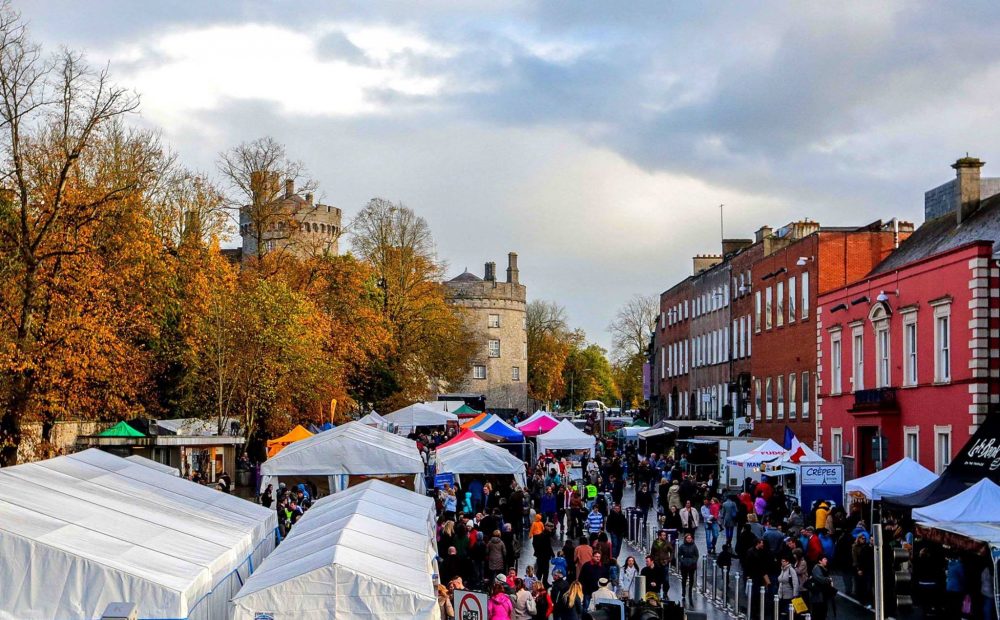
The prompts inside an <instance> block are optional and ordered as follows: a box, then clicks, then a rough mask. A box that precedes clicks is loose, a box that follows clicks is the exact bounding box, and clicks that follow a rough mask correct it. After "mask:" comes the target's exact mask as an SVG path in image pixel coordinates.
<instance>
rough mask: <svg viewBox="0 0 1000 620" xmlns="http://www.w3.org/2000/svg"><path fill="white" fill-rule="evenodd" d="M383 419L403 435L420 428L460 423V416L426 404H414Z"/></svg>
mask: <svg viewBox="0 0 1000 620" xmlns="http://www.w3.org/2000/svg"><path fill="white" fill-rule="evenodd" d="M452 404H454V403H452ZM383 417H384V418H385V419H386V420H387V421H388V422H390V423H392V424H393V425H395V427H396V428H397V429H399V430H400V432H403V433H410V432H412V431H413V429H415V428H417V427H420V426H447V425H448V424H449V423H452V422H454V423H456V424H457V423H458V416H457V415H455V414H454V413H449V412H447V411H443V410H441V409H440V408H438V407H433V406H431V405H430V404H426V403H413V404H412V405H409V406H407V407H403V408H402V409H398V410H396V411H393V412H392V413H390V414H388V415H386V416H383Z"/></svg>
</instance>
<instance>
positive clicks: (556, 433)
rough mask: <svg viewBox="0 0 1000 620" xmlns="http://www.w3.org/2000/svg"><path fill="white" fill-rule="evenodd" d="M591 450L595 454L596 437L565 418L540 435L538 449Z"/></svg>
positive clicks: (540, 450)
mask: <svg viewBox="0 0 1000 620" xmlns="http://www.w3.org/2000/svg"><path fill="white" fill-rule="evenodd" d="M588 449H589V450H590V454H591V456H593V454H594V438H593V436H591V435H588V434H587V433H585V432H583V431H581V430H580V429H578V428H577V427H575V426H573V423H572V422H570V421H569V420H563V421H562V422H560V423H559V424H558V425H556V427H555V428H553V429H552V430H551V431H549V432H547V433H542V434H541V435H539V436H538V450H539V452H545V451H546V450H588Z"/></svg>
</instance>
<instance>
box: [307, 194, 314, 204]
mask: <svg viewBox="0 0 1000 620" xmlns="http://www.w3.org/2000/svg"><path fill="white" fill-rule="evenodd" d="M306 202H307V203H309V206H310V207H311V206H312V203H313V195H312V192H309V193H308V194H306Z"/></svg>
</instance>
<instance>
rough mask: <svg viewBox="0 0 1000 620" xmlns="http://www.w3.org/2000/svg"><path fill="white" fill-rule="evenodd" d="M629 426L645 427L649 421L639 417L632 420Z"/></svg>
mask: <svg viewBox="0 0 1000 620" xmlns="http://www.w3.org/2000/svg"><path fill="white" fill-rule="evenodd" d="M629 426H645V427H648V426H649V422H647V421H645V420H643V419H642V418H639V419H637V420H634V421H633V422H632V423H631V424H629Z"/></svg>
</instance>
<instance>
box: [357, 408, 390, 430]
mask: <svg viewBox="0 0 1000 620" xmlns="http://www.w3.org/2000/svg"><path fill="white" fill-rule="evenodd" d="M358 422H360V423H361V424H366V425H368V426H374V427H375V428H381V429H382V430H386V429H388V428H389V421H388V420H386V419H385V418H383V417H382V416H381V415H379V413H378V412H377V411H372V412H371V413H369V414H368V415H366V416H365V417H363V418H361V419H360V420H358Z"/></svg>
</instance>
